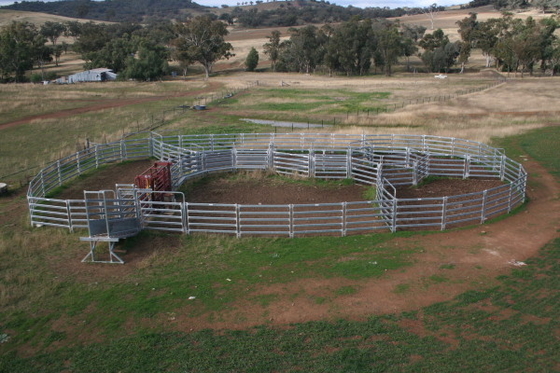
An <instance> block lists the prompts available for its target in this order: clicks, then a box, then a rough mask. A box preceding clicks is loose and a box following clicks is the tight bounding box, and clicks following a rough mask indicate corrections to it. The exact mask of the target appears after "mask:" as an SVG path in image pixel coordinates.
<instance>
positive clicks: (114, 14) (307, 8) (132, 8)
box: [2, 0, 422, 27]
mask: <svg viewBox="0 0 560 373" xmlns="http://www.w3.org/2000/svg"><path fill="white" fill-rule="evenodd" d="M273 2H274V1H273ZM277 2H278V8H276V9H264V10H263V9H260V7H259V6H258V5H259V4H262V3H263V1H255V2H254V4H255V6H254V7H253V6H251V8H250V9H243V8H242V7H239V6H236V7H233V8H232V11H231V12H229V11H226V12H219V13H221V15H220V18H221V19H222V20H225V21H228V22H230V23H231V24H233V23H238V24H239V25H241V26H243V27H261V26H263V27H265V26H266V27H274V26H300V25H303V24H309V23H325V22H343V21H348V20H349V19H350V18H352V17H354V16H359V17H362V18H377V17H379V18H388V17H400V16H402V15H405V14H418V13H421V12H422V9H421V8H400V7H399V8H395V9H391V8H388V7H368V8H365V9H362V8H357V7H353V6H348V7H342V6H338V5H335V4H330V3H329V2H328V1H316V0H310V1H304V0H291V1H277ZM243 4H245V2H244V3H243ZM249 4H250V5H253V2H246V4H245V5H249ZM2 8H5V9H13V10H20V11H30V12H42V13H49V14H56V15H60V16H66V17H76V18H84V19H92V20H102V21H115V20H119V21H127V22H144V21H146V20H148V19H178V20H180V21H182V20H185V19H186V18H188V17H190V16H191V14H190V11H193V12H195V11H196V12H205V13H207V14H205V15H208V16H213V17H218V16H217V15H215V14H214V13H212V11H211V9H210V8H209V7H205V6H201V5H199V4H197V3H196V2H192V1H191V0H157V1H155V0H110V1H92V0H64V1H52V2H42V1H21V2H16V3H14V4H12V5H7V6H4V7H2ZM222 8H224V9H227V10H229V9H228V8H229V7H228V6H222Z"/></svg>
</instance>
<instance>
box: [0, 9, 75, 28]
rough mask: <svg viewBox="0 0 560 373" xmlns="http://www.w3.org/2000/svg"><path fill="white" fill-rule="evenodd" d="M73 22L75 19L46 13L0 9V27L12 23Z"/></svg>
mask: <svg viewBox="0 0 560 373" xmlns="http://www.w3.org/2000/svg"><path fill="white" fill-rule="evenodd" d="M75 20H76V19H75V18H71V17H63V16H58V15H54V14H48V13H40V12H26V11H20V10H11V9H0V27H2V26H5V25H7V24H9V23H11V22H13V21H18V22H29V23H33V24H35V25H42V24H43V23H45V22H68V21H75Z"/></svg>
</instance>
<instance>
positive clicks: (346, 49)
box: [327, 17, 375, 75]
mask: <svg viewBox="0 0 560 373" xmlns="http://www.w3.org/2000/svg"><path fill="white" fill-rule="evenodd" d="M374 38H375V35H374V32H373V28H372V21H371V20H370V19H365V20H360V19H359V18H356V17H354V18H352V19H351V20H350V21H348V22H343V23H342V24H341V25H340V26H339V27H337V28H336V29H335V30H334V32H333V34H332V37H331V38H330V40H329V45H328V48H327V55H329V61H331V66H330V67H331V68H332V67H335V65H332V63H333V62H336V66H337V67H338V69H339V70H341V71H343V72H345V73H346V75H365V74H367V73H368V72H369V69H370V67H371V61H372V58H373V47H374V43H375V41H374ZM332 55H336V59H334V58H332Z"/></svg>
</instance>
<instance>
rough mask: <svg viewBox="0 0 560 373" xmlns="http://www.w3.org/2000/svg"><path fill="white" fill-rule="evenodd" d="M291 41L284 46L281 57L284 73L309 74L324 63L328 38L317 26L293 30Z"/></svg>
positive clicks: (280, 61)
mask: <svg viewBox="0 0 560 373" xmlns="http://www.w3.org/2000/svg"><path fill="white" fill-rule="evenodd" d="M289 31H290V34H291V35H290V40H289V41H287V42H286V43H285V44H284V47H283V48H282V50H281V53H280V55H279V63H278V65H279V67H280V70H282V71H297V72H303V73H306V74H309V73H311V72H313V71H314V70H315V69H316V67H317V66H318V65H320V64H321V63H322V62H323V57H324V55H325V46H326V41H327V38H326V36H325V34H324V33H323V32H322V31H321V30H319V29H318V28H317V27H316V26H313V25H308V26H305V27H302V28H298V29H296V28H291V29H290V30H289Z"/></svg>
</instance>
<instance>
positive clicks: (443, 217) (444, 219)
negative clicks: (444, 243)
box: [441, 196, 448, 231]
mask: <svg viewBox="0 0 560 373" xmlns="http://www.w3.org/2000/svg"><path fill="white" fill-rule="evenodd" d="M447 198H448V197H447V196H446V197H443V201H442V203H441V230H442V231H444V230H445V226H446V225H447Z"/></svg>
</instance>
